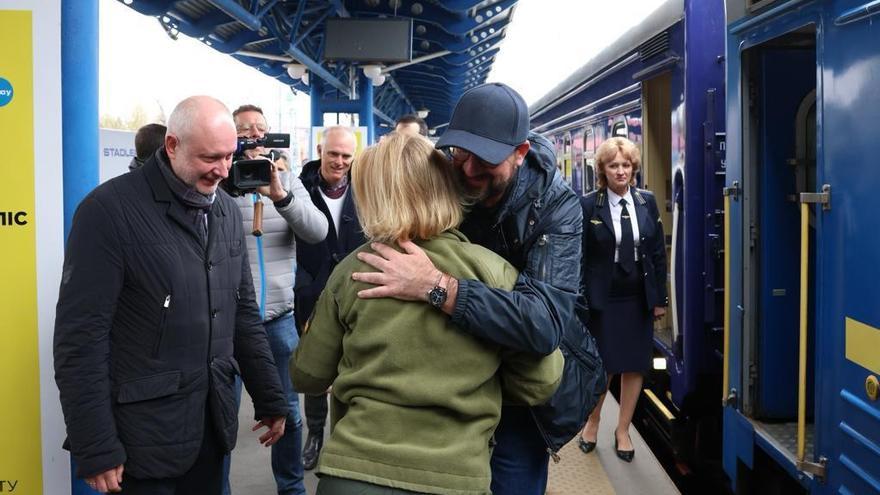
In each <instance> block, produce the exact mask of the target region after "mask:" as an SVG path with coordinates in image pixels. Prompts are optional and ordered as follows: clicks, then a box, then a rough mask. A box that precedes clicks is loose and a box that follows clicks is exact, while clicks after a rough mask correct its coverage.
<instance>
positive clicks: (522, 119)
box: [437, 83, 529, 165]
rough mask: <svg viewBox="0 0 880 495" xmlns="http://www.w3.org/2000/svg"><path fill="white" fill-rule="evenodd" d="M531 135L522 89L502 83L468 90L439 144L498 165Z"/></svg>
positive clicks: (456, 107)
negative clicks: (461, 150)
mask: <svg viewBox="0 0 880 495" xmlns="http://www.w3.org/2000/svg"><path fill="white" fill-rule="evenodd" d="M528 137H529V109H528V107H527V106H526V102H525V100H523V97H522V96H520V94H519V93H517V92H516V91H514V90H513V89H511V88H510V87H509V86H506V85H504V84H501V83H489V84H482V85H480V86H477V87H475V88H473V89H470V90H468V91H466V92H465V93H464V94H463V95H462V96H461V99H460V100H458V103H457V104H456V105H455V109H454V110H453V111H452V120H451V121H450V122H449V128H448V129H446V132H445V133H443V135H442V136H441V137H440V139H439V140H438V141H437V148H448V147H451V146H454V147H456V148H462V149H464V150H467V151H470V152H471V153H473V154H475V155H477V156H478V157H480V158H482V159H483V160H485V161H486V162H488V163H491V164H494V165H497V164H499V163H501V162H503V161H504V159H505V158H507V157H508V156H510V154H511V153H513V150H514V148H516V147H517V146H519V145H520V144H522V143H523V142H525V141H526V140H527V139H528Z"/></svg>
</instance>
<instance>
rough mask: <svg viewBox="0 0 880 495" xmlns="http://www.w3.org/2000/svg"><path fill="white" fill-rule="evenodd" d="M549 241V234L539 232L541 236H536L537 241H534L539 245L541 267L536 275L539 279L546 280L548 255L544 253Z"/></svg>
mask: <svg viewBox="0 0 880 495" xmlns="http://www.w3.org/2000/svg"><path fill="white" fill-rule="evenodd" d="M548 242H549V236H548V235H547V234H541V237H539V238H538V241H537V242H536V243H535V244H537V245H538V246H540V247H541V268H540V269H539V270H538V277H539V278H540V280H545V281H546V280H547V258H549V255H548V254H547V253H546V251H547V243H548Z"/></svg>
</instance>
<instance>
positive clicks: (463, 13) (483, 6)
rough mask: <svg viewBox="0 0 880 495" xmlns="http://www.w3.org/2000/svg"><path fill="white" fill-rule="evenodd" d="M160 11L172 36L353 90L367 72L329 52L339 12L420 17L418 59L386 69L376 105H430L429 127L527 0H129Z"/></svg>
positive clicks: (379, 111) (416, 22) (396, 111)
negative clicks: (327, 30)
mask: <svg viewBox="0 0 880 495" xmlns="http://www.w3.org/2000/svg"><path fill="white" fill-rule="evenodd" d="M119 1H120V2H123V3H125V4H126V5H128V6H129V7H131V8H132V9H134V10H136V11H138V12H140V13H142V14H144V15H149V16H153V17H155V18H157V19H158V21H159V23H160V24H161V25H162V27H163V28H164V29H165V31H166V32H167V33H168V35H169V36H171V37H172V38H176V37H177V35H178V34H179V33H184V34H186V35H188V36H191V37H193V38H196V39H198V40H200V41H201V42H203V43H205V44H206V45H209V46H211V47H212V48H214V49H215V50H217V51H220V52H222V53H226V54H228V55H230V56H232V57H233V58H235V59H237V60H239V61H241V62H243V63H245V64H248V65H250V66H252V67H254V68H255V69H257V70H259V71H260V72H262V73H264V74H266V75H268V76H270V77H273V78H275V79H277V80H278V81H280V82H282V83H283V84H286V85H288V86H290V87H291V88H294V89H295V90H297V91H302V92H306V93H308V92H310V91H311V88H310V86H308V85H307V84H306V83H304V82H303V81H302V80H301V79H299V78H293V77H291V76H290V74H288V71H287V67H286V64H288V63H296V62H298V63H300V64H302V65H304V66H305V67H306V68H307V69H308V72H309V79H310V80H313V79H315V78H320V79H321V80H323V81H325V82H326V83H327V84H324V85H323V87H324V88H325V90H324V92H326V93H327V95H328V96H329V97H332V96H333V94H342V95H345V96H348V95H350V94H351V92H352V90H351V87H352V85H353V84H352V81H351V80H350V79H353V78H354V77H356V76H357V72H358V71H357V70H350V69H351V68H352V67H355V69H356V66H357V64H353V63H350V62H342V61H336V62H327V61H324V60H323V53H324V27H325V24H326V21H327V19H329V18H339V17H346V18H359V19H376V18H392V17H396V18H401V17H403V18H411V19H412V20H413V32H412V36H413V43H412V58H413V60H412V62H409V63H402V64H395V65H393V66H388V67H385V68H384V70H383V74H385V75H386V76H387V77H386V79H387V80H386V82H385V84H383V85H381V86H379V87H375V88H374V89H375V90H374V95H373V97H374V99H373V105H374V113H375V115H376V116H377V117H379V118H380V119H382V120H384V121H386V122H389V123H393V121H394V120H395V119H396V118H398V117H400V116H402V115H404V114H407V113H415V112H416V111H417V110H420V109H423V108H424V109H428V110H429V111H430V114H429V115H428V118H427V121H428V126H429V127H441V126H442V125H444V124H446V123H448V122H449V118H450V116H451V113H452V108H453V107H454V105H455V103H456V102H457V101H458V99H459V97H460V96H461V94H462V93H463V92H464V91H466V90H467V89H469V88H471V87H473V86H476V85H478V84H481V83H483V82H485V80H486V77H487V76H488V74H489V70H490V69H491V67H492V64H493V63H494V61H495V56H496V54H497V53H498V51H499V48H500V46H501V42H502V41H503V39H504V37H505V34H506V30H507V26H508V25H509V24H510V22H511V20H512V18H513V12H514V10H515V7H516V3H517V0H388V1H385V0H381V1H380V0H285V1H279V0H119Z"/></svg>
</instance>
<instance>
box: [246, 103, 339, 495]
mask: <svg viewBox="0 0 880 495" xmlns="http://www.w3.org/2000/svg"><path fill="white" fill-rule="evenodd" d="M232 115H233V118H234V119H235V127H236V130H237V132H238V137H247V138H251V139H262V138H263V137H265V135H266V132H267V131H268V126H267V125H266V119H265V116H264V115H263V111H262V110H261V109H260V107H257V106H254V105H242V106H240V107H238V108H237V109H236V110H235V111H234V112H232ZM265 152H266V150H264V149H263V148H256V149H253V150H245V153H246V156H248V158H251V159H254V158H256V159H259V158H265V156H264V155H263V154H262V153H265ZM267 159H268V158H267ZM233 166H234V165H233ZM258 201H259V202H262V203H263V225H262V234H261V235H260V236H256V235H251V232H252V230H253V226H254V224H253V218H254V204H256V203H257V202H258ZM235 202H236V204H237V205H238V207H239V209H240V210H241V216H242V219H243V228H244V231H245V232H246V233H247V235H246V236H245V239H246V240H247V250H248V258H249V259H250V267H251V274H252V275H253V278H254V290H255V292H256V296H257V302H258V303H259V305H260V315H261V316H262V318H263V326H264V327H265V328H266V334H267V336H268V337H269V346H270V347H271V349H272V356H273V358H274V359H275V365H276V366H277V368H278V376H279V378H280V379H281V386H282V388H283V390H284V395H285V398H286V400H287V407H288V410H289V412H288V416H287V429H286V430H285V433H284V436H283V437H282V438H281V439H280V440H279V441H278V443H276V444H275V445H273V446H272V473H273V474H274V476H275V484H276V486H277V488H278V494H279V495H304V494H305V493H306V491H305V486H304V485H303V464H302V456H301V449H302V420H301V419H300V412H299V396H298V394H297V392H296V391H295V390H294V389H293V386H292V385H291V383H290V375H289V374H288V372H287V362H288V361H289V360H290V357H291V356H292V355H293V350H294V349H296V346H297V343H298V342H299V335H298V332H297V329H296V322H295V320H294V317H293V313H294V312H295V311H296V310H297V308H296V307H295V306H294V295H293V286H294V280H295V276H296V262H297V258H296V246H297V239H300V240H301V242H308V243H316V242H321V241H323V240H324V237H326V235H327V218H326V217H325V216H324V215H323V214H322V213H321V212H320V211H319V210H318V208H316V207H315V205H314V204H313V203H312V200H311V198H310V197H309V193H308V192H307V191H306V189H305V188H304V187H303V185H302V182H300V180H299V179H298V178H297V177H296V176H293V175H292V174H291V173H290V171H287V170H286V169H285V170H279V168H278V166H276V165H275V164H273V165H272V169H271V184H270V185H268V186H263V187H260V188H258V189H257V192H256V193H252V194H245V195H244V196H240V197H237V198H235Z"/></svg>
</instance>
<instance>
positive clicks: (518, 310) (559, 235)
mask: <svg viewBox="0 0 880 495" xmlns="http://www.w3.org/2000/svg"><path fill="white" fill-rule="evenodd" d="M529 141H530V143H531V148H530V149H529V152H528V154H527V155H526V157H525V160H524V161H523V164H522V166H521V167H520V170H519V172H518V173H517V175H516V179H515V183H514V184H513V185H511V187H512V189H511V190H510V191H509V193H508V194H507V196H506V197H505V199H503V200H502V204H501V205H500V206H499V208H498V213H497V215H496V216H495V218H494V219H493V220H492V221H491V222H490V223H489V224H488V225H487V224H484V223H475V222H474V216H473V215H468V216H466V217H465V220H464V222H463V223H462V225H461V230H462V232H464V233H465V234H466V235H467V236H468V237H469V238H470V239H471V240H472V241H473V242H476V243H477V244H485V243H483V242H481V241H480V238H484V239H485V238H491V239H494V240H495V241H494V242H493V244H494V245H486V247H488V248H490V249H492V250H494V251H495V252H496V253H497V254H498V255H499V256H501V257H502V258H504V259H506V260H507V261H509V262H510V263H511V264H512V265H513V266H515V267H516V268H517V269H518V270H520V276H519V278H518V279H517V282H516V286H515V287H514V290H513V292H508V291H504V290H499V289H491V288H489V287H487V286H486V285H485V284H483V283H482V282H479V281H476V280H461V281H459V286H458V297H457V299H456V302H455V309H454V310H453V313H452V322H453V323H455V324H456V325H458V326H459V327H460V328H463V329H465V330H466V331H467V332H468V333H470V334H472V335H476V336H478V337H481V338H485V339H487V340H490V341H492V342H496V343H498V344H501V345H502V346H504V347H507V348H510V349H516V350H520V351H525V352H531V353H538V354H544V355H546V354H550V353H551V352H553V351H554V350H556V348H557V347H559V344H560V342H561V340H562V335H563V333H564V331H565V328H566V325H568V324H569V323H570V321H571V320H572V319H573V318H574V315H575V304H576V303H577V301H578V294H579V290H580V287H579V286H580V275H581V232H582V229H583V224H582V221H581V218H582V211H581V206H580V203H579V202H578V198H577V196H576V195H575V194H574V192H573V191H572V190H571V188H570V187H568V185H567V184H566V183H565V181H564V180H563V178H562V176H560V175H559V173H558V172H557V170H556V160H555V154H554V152H553V147H552V145H551V144H550V142H549V141H547V140H546V139H545V138H543V137H541V136H539V135H537V134H534V133H533V134H531V135H530V136H529Z"/></svg>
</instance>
